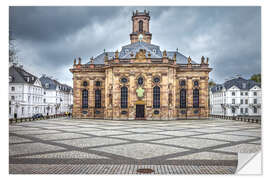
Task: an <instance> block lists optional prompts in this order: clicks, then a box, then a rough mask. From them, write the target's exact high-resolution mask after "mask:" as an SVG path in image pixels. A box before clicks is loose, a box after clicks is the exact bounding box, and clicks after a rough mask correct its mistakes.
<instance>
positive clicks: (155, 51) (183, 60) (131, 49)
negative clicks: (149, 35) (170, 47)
mask: <svg viewBox="0 0 270 180" xmlns="http://www.w3.org/2000/svg"><path fill="white" fill-rule="evenodd" d="M140 49H144V50H146V55H148V54H149V53H150V54H151V59H161V58H162V56H163V55H162V52H161V51H160V47H159V46H157V45H154V44H150V43H146V42H143V41H142V42H140V41H138V42H136V43H131V44H128V45H126V46H123V47H122V49H121V51H120V52H119V60H120V61H121V60H124V59H131V58H132V57H131V55H130V54H131V53H132V54H133V58H135V55H136V53H137V52H139V51H140ZM106 53H108V60H113V58H114V57H115V52H103V53H101V54H99V55H98V56H97V57H95V58H94V62H93V63H94V64H104V57H105V54H106ZM174 53H176V63H177V64H187V62H188V61H187V57H186V56H184V55H183V54H181V53H179V52H178V51H167V56H168V57H169V58H170V59H173V56H174ZM191 63H192V64H197V63H196V62H195V61H192V62H191ZM87 64H90V62H88V63H87Z"/></svg>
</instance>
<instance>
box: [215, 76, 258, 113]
mask: <svg viewBox="0 0 270 180" xmlns="http://www.w3.org/2000/svg"><path fill="white" fill-rule="evenodd" d="M261 103H262V93H261V84H259V83H256V82H255V81H252V80H246V79H244V78H241V77H237V78H233V79H231V80H228V81H226V82H225V83H223V84H217V85H215V86H214V87H212V88H211V89H210V113H211V114H213V115H224V116H238V115H240V116H260V115H261Z"/></svg>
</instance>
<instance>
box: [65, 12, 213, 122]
mask: <svg viewBox="0 0 270 180" xmlns="http://www.w3.org/2000/svg"><path fill="white" fill-rule="evenodd" d="M131 19H132V23H133V26H132V33H131V34H130V44H128V45H125V46H123V47H122V49H121V51H120V52H119V51H118V50H116V51H115V52H103V53H101V54H99V55H98V56H96V57H95V58H91V59H90V61H89V62H88V63H86V64H82V62H81V58H79V59H78V60H77V59H75V60H74V65H73V67H72V68H71V69H70V71H71V72H72V73H73V89H74V102H73V116H74V117H76V118H104V119H164V120H170V119H185V118H207V117H208V114H209V110H208V109H209V108H208V79H209V78H208V77H209V72H210V71H211V68H209V65H208V58H204V57H203V56H202V58H201V60H200V63H197V62H195V61H193V60H192V59H191V58H190V57H186V56H184V55H183V54H181V53H180V52H178V50H177V51H166V50H164V51H161V50H160V47H159V46H158V45H154V44H152V43H151V39H152V34H151V33H150V29H149V22H150V15H149V12H146V11H144V12H138V11H136V12H134V13H133V15H132V18H131Z"/></svg>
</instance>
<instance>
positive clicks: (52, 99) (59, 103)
mask: <svg viewBox="0 0 270 180" xmlns="http://www.w3.org/2000/svg"><path fill="white" fill-rule="evenodd" d="M40 82H41V83H42V86H43V88H44V96H43V102H44V103H45V104H46V109H45V110H44V113H45V114H48V115H51V114H59V113H65V112H72V103H73V91H72V88H71V87H69V86H68V85H65V84H61V83H59V82H58V81H56V80H54V79H52V78H50V77H48V76H45V75H43V76H42V77H41V78H40Z"/></svg>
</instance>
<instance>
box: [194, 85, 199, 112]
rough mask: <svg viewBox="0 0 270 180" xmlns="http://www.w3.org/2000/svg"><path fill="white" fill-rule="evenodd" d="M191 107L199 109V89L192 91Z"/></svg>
mask: <svg viewBox="0 0 270 180" xmlns="http://www.w3.org/2000/svg"><path fill="white" fill-rule="evenodd" d="M193 107H194V108H199V89H194V90H193Z"/></svg>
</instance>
